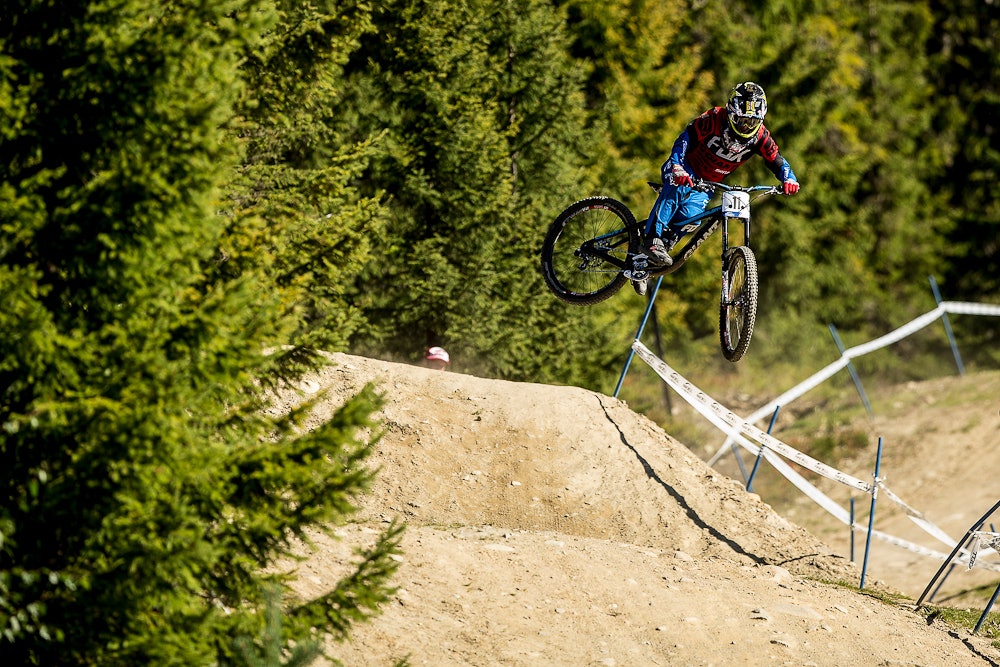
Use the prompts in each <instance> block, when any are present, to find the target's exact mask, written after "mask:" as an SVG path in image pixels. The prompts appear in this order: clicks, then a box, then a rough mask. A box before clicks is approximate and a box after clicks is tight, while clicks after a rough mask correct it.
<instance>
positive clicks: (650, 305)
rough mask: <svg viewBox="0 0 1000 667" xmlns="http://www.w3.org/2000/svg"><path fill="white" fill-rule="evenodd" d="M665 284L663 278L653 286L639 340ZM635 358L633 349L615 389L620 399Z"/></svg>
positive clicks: (629, 353) (616, 396) (636, 336)
mask: <svg viewBox="0 0 1000 667" xmlns="http://www.w3.org/2000/svg"><path fill="white" fill-rule="evenodd" d="M662 282H663V276H660V277H659V278H657V279H656V285H654V286H653V293H652V294H650V295H649V303H648V304H646V312H645V313H644V314H643V316H642V322H641V323H640V324H639V330H638V331H636V332H635V339H636V340H639V339H640V338H642V331H643V329H645V328H646V322H647V321H648V320H649V314H650V313H651V312H653V302H654V301H655V300H656V293H657V292H659V291H660V283H662ZM634 356H635V350H633V349H632V348H631V347H630V348H629V350H628V358H627V359H626V360H625V368H623V369H622V374H621V377H619V378H618V386H616V387H615V393H614V394H613V396H614V397H615V398H618V392H620V391H621V390H622V383H624V382H625V374H626V373H628V367H629V366H631V365H632V358H633V357H634Z"/></svg>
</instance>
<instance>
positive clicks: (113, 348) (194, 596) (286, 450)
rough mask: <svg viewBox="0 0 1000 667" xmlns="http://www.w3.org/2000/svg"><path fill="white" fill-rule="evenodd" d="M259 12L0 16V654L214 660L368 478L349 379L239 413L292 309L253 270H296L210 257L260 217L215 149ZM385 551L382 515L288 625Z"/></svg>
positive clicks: (228, 151) (220, 144) (293, 626)
mask: <svg viewBox="0 0 1000 667" xmlns="http://www.w3.org/2000/svg"><path fill="white" fill-rule="evenodd" d="M274 16H275V12H274V8H273V7H271V6H270V5H269V4H267V3H266V2H260V3H254V2H229V3H209V4H204V3H183V2H182V3H177V2H170V3H165V4H159V3H155V2H154V3H149V2H142V3H139V2H116V3H110V4H108V3H102V2H93V3H90V4H73V5H67V6H65V7H61V8H60V11H58V12H55V11H52V8H51V6H49V3H43V2H25V3H20V4H19V5H17V6H16V7H9V8H8V9H7V10H6V11H5V16H4V19H3V20H2V22H0V44H2V49H3V51H2V52H3V56H2V58H0V68H2V70H0V81H2V82H3V84H2V85H0V113H2V114H3V118H2V119H0V127H3V128H4V129H3V132H2V135H0V225H2V227H3V230H4V234H3V238H4V240H3V242H2V244H0V295H2V296H0V339H2V340H3V342H4V345H3V348H2V350H0V429H2V430H0V494H2V495H0V497H2V499H3V501H2V502H0V600H2V602H0V632H2V638H0V642H2V648H0V653H2V654H3V655H4V658H5V660H7V661H9V662H10V663H11V664H18V665H52V664H63V665H107V664H144V665H157V664H184V665H199V664H205V665H209V664H224V663H226V662H228V661H229V660H230V659H231V658H233V657H234V653H233V651H234V648H233V643H232V640H233V638H235V637H237V636H242V635H246V636H258V635H259V630H260V629H261V628H263V626H264V621H265V618H264V615H262V614H258V613H257V611H258V609H259V608H261V607H262V606H263V604H264V602H265V599H264V596H265V591H266V589H267V584H268V582H271V581H275V582H280V581H281V579H282V577H281V576H280V575H273V574H272V575H268V574H265V572H266V571H267V567H268V566H271V565H273V564H275V562H276V561H277V560H278V559H280V558H284V557H287V556H289V555H291V551H292V545H291V540H292V539H293V538H295V537H303V536H304V531H305V530H306V529H307V528H317V527H318V528H323V527H325V526H328V525H329V524H330V523H331V522H333V521H336V520H342V519H343V517H344V516H345V515H346V514H348V513H349V512H351V511H352V509H353V500H354V499H355V498H356V496H357V495H358V494H359V493H361V492H362V491H363V490H364V489H365V488H366V486H367V484H368V482H369V481H370V479H371V475H372V472H371V471H370V470H369V469H368V468H366V467H365V465H364V462H365V460H366V458H367V457H368V455H369V454H370V452H371V447H372V446H373V444H374V440H373V439H372V438H365V437H363V436H362V434H363V433H365V432H370V431H371V430H372V429H374V427H375V424H374V423H373V422H372V420H371V414H372V413H373V412H374V411H375V410H376V409H377V408H378V406H379V404H380V399H379V397H378V396H377V395H376V394H375V393H374V391H373V390H372V389H370V388H369V389H367V390H365V391H364V392H362V393H361V394H359V395H358V396H357V397H355V398H354V399H352V400H350V401H348V402H347V403H346V404H345V405H344V406H343V407H342V409H341V410H340V411H339V412H338V413H337V415H336V416H335V417H334V418H333V419H332V420H331V421H330V422H329V423H327V424H324V425H323V426H321V427H320V428H318V429H315V430H312V431H310V432H308V433H303V432H302V428H301V424H302V420H303V417H304V416H305V414H306V411H307V409H308V405H306V406H304V407H302V408H300V409H297V410H294V411H293V412H292V413H291V414H288V415H283V414H282V411H281V410H279V409H272V410H269V411H265V410H264V408H265V407H268V405H269V399H268V394H266V393H262V392H261V388H260V385H259V380H260V379H261V378H271V377H273V376H275V374H277V373H279V372H280V364H281V363H282V358H281V355H279V354H269V353H268V350H270V349H274V348H275V347H276V346H279V345H283V344H285V343H286V342H287V341H288V340H289V339H291V338H293V336H294V335H295V334H296V332H299V331H302V330H303V329H304V328H306V326H307V325H306V324H303V322H302V318H301V317H300V311H299V310H298V309H295V308H291V307H289V299H290V297H291V296H292V295H294V292H293V291H292V290H291V289H289V288H288V287H287V286H286V285H281V284H278V281H277V279H276V278H275V276H276V275H279V274H280V275H281V276H284V277H286V278H287V281H288V282H294V281H295V280H300V279H301V275H302V274H301V273H299V272H297V271H295V270H292V269H291V268H289V267H288V266H287V256H285V257H284V258H282V257H279V258H277V259H275V260H261V261H245V262H243V263H242V265H241V266H239V269H240V270H238V271H233V270H230V267H229V266H227V263H226V262H225V261H222V258H221V257H220V252H219V248H220V247H223V246H225V245H226V243H228V242H229V241H231V240H233V239H240V240H244V241H245V238H246V235H247V234H249V233H250V232H251V231H260V230H261V229H263V227H264V226H263V225H262V224H261V223H260V221H259V220H257V219H256V218H254V217H253V216H251V215H246V214H245V213H241V214H239V215H229V216H227V215H219V213H218V208H219V202H220V201H222V198H221V194H222V185H223V184H225V183H226V182H227V181H229V180H231V178H232V174H233V173H234V170H235V169H236V166H237V164H238V157H239V156H238V155H237V153H236V151H235V150H234V148H235V146H234V144H233V142H232V141H231V137H232V136H233V135H234V134H235V127H234V126H233V124H232V123H231V120H232V119H233V118H234V115H235V114H234V109H236V108H237V104H238V102H239V99H240V98H239V95H240V94H241V91H242V86H241V80H240V69H239V67H238V65H239V63H240V60H241V59H242V58H243V56H244V54H245V53H247V52H248V51H252V50H254V49H258V48H262V45H263V42H262V41H261V40H260V39H259V37H260V35H262V34H267V32H268V30H270V29H271V27H272V26H274V25H275V23H274V22H273V20H274ZM286 239H287V234H282V235H279V234H277V233H272V236H271V241H273V242H274V243H275V244H278V243H279V242H282V241H286ZM248 245H249V244H248ZM248 245H247V246H245V247H248ZM282 259H284V260H285V262H286V264H284V265H283V264H282V261H280V260H282ZM275 267H277V269H276V268H275ZM278 269H280V270H278ZM314 365H315V364H314ZM397 548H398V535H397V534H396V533H393V532H391V531H390V532H387V534H386V535H385V536H383V540H382V541H381V542H380V548H379V549H378V550H377V551H376V552H373V553H372V554H371V555H370V558H371V559H372V560H371V561H363V562H362V563H360V564H359V565H358V572H357V574H355V575H354V576H353V577H351V578H350V580H349V581H348V582H346V583H345V584H344V586H345V587H346V590H347V591H348V592H349V595H350V597H351V599H352V600H353V601H354V608H351V607H346V606H345V608H344V610H343V612H341V610H340V609H337V608H330V609H328V610H327V612H326V614H325V615H323V616H317V615H315V614H312V615H310V616H308V618H307V620H308V622H303V621H300V620H298V619H299V616H298V615H302V614H306V612H308V611H309V610H310V609H311V608H312V606H314V605H315V604H318V603H317V602H316V601H305V602H303V603H301V604H299V605H298V606H297V607H295V608H293V609H292V610H291V611H290V614H289V617H290V622H289V623H288V624H287V626H286V628H287V633H288V634H287V641H288V642H289V643H291V644H302V643H304V642H307V641H309V640H311V639H312V638H313V634H314V633H315V632H317V631H318V632H330V631H332V630H333V629H334V628H336V631H337V633H338V635H339V636H343V635H344V633H345V628H346V626H347V625H348V624H349V622H350V620H351V619H355V618H361V617H363V616H365V615H366V614H370V613H374V612H375V611H376V609H377V605H378V603H379V602H380V601H381V600H384V599H385V597H386V596H387V595H388V592H389V590H390V589H388V588H387V587H386V581H387V579H388V577H389V575H390V574H391V573H392V571H393V569H394V567H395V564H394V561H393V560H392V559H390V558H389V557H388V556H389V555H390V554H391V553H392V552H393V551H394V550H396V549H397ZM338 590H340V589H338ZM297 614H298V615H297Z"/></svg>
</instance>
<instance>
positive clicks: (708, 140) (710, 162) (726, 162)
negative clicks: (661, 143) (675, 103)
mask: <svg viewBox="0 0 1000 667" xmlns="http://www.w3.org/2000/svg"><path fill="white" fill-rule="evenodd" d="M755 154H756V155H760V156H761V157H762V158H764V163H765V164H766V165H767V168H768V169H770V170H771V173H773V174H774V175H775V176H777V177H778V179H779V180H780V181H782V182H784V181H787V180H793V181H794V180H796V178H795V174H794V173H793V172H792V168H791V166H790V165H789V164H788V161H787V160H785V158H783V157H782V156H781V153H780V152H778V144H777V143H775V141H774V139H773V138H772V137H771V132H770V131H769V130H768V129H767V128H766V127H765V126H764V124H763V123H761V125H760V128H758V130H757V133H756V134H755V135H754V136H752V137H750V138H749V139H743V138H742V137H739V136H737V135H736V133H734V132H732V131H730V129H729V115H728V112H727V111H726V109H725V107H714V108H712V109H709V110H708V111H706V112H705V113H703V114H702V115H700V116H698V117H697V118H695V119H694V120H693V121H691V122H690V123H689V124H688V126H687V127H686V128H685V129H684V131H683V132H682V133H681V135H680V136H679V137H677V141H675V142H674V147H673V150H672V151H671V154H670V159H669V160H667V164H665V165H664V168H663V174H664V175H666V174H668V173H669V172H670V169H669V167H670V165H673V164H679V165H681V166H682V167H684V170H685V171H687V172H688V173H689V174H691V175H692V176H694V177H695V178H700V179H703V180H706V181H712V182H713V183H718V182H719V181H721V180H722V179H724V178H725V177H726V176H728V175H729V174H731V173H733V172H734V171H735V170H736V169H737V168H738V167H739V166H740V165H742V164H743V163H744V162H746V161H747V160H749V159H750V158H751V157H753V156H754V155H755Z"/></svg>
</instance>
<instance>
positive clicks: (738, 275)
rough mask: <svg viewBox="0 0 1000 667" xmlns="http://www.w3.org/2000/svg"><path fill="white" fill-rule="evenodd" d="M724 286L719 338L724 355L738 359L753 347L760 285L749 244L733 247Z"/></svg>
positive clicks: (724, 269)
mask: <svg viewBox="0 0 1000 667" xmlns="http://www.w3.org/2000/svg"><path fill="white" fill-rule="evenodd" d="M722 270H723V272H724V274H725V275H724V280H725V283H724V289H723V291H722V303H721V305H720V308H719V338H720V340H721V342H722V354H723V355H725V357H726V359H728V360H729V361H733V362H736V361H739V360H740V359H742V358H743V355H744V354H746V351H747V348H748V347H750V336H751V335H752V334H753V325H754V320H756V318H757V293H758V290H759V286H760V281H759V277H758V275H757V259H756V258H755V257H754V255H753V251H752V250H750V248H748V247H746V246H737V247H735V248H731V249H730V250H729V252H728V253H727V255H726V260H725V262H724V263H723V269H722Z"/></svg>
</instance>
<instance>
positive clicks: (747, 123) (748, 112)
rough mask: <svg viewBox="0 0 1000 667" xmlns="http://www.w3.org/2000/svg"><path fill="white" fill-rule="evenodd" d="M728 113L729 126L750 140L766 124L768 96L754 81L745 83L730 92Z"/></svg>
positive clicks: (727, 106)
mask: <svg viewBox="0 0 1000 667" xmlns="http://www.w3.org/2000/svg"><path fill="white" fill-rule="evenodd" d="M726 111H727V112H729V126H730V127H731V128H733V132H735V133H736V134H738V135H740V136H741V137H743V138H744V139H749V138H750V137H752V136H753V135H754V134H756V132H757V130H758V129H760V124H761V123H763V122H764V115H765V114H767V95H765V94H764V89H763V88H761V87H760V86H758V85H757V84H756V83H754V82H753V81H744V82H743V83H741V84H738V85H737V86H736V87H735V88H733V89H732V91H730V93H729V102H728V103H727V104H726Z"/></svg>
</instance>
